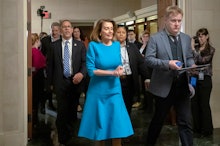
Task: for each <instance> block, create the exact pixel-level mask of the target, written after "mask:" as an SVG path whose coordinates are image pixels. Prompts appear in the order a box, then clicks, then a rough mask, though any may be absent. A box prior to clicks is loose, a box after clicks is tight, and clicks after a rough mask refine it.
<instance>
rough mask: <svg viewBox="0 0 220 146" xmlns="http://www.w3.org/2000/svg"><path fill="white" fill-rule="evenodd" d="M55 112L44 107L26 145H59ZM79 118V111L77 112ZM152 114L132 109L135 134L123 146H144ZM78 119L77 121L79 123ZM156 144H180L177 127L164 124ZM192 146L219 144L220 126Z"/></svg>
mask: <svg viewBox="0 0 220 146" xmlns="http://www.w3.org/2000/svg"><path fill="white" fill-rule="evenodd" d="M55 116H56V113H55V112H53V111H50V110H48V109H46V114H45V115H42V114H40V117H41V122H40V124H39V126H38V127H36V128H35V129H34V138H33V139H32V140H30V141H29V143H28V145H27V146H59V144H58V141H57V133H56V128H55V125H54V121H55ZM78 116H79V118H80V117H81V113H79V114H78ZM151 116H152V114H149V113H147V112H146V111H144V110H138V109H133V110H132V115H131V119H132V123H133V127H134V131H135V134H134V135H133V136H131V137H130V138H129V139H130V141H129V142H124V144H123V146H144V140H145V138H146V132H147V128H148V125H149V122H150V119H151ZM79 123H80V120H78V121H77V123H76V124H77V125H79ZM69 145H70V146H95V143H94V142H93V141H90V140H87V139H84V138H79V137H74V138H72V140H71V142H70V144H69ZM106 146H110V142H108V141H107V142H106ZM156 146H180V142H179V138H178V134H177V127H176V126H172V125H169V124H165V125H164V127H163V129H162V132H161V134H160V137H159V139H158V142H157V145H156ZM194 146H220V128H218V129H214V134H213V136H212V137H210V138H194Z"/></svg>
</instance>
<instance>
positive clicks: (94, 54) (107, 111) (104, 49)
mask: <svg viewBox="0 0 220 146" xmlns="http://www.w3.org/2000/svg"><path fill="white" fill-rule="evenodd" d="M119 65H121V55H120V43H119V42H117V41H115V42H113V43H112V45H111V46H105V45H104V44H103V43H98V42H90V43H89V47H88V51H87V55H86V66H87V70H88V74H89V76H90V83H89V87H88V91H87V94H86V101H85V105H84V108H83V114H82V119H81V123H80V128H79V133H78V136H79V137H85V138H88V139H91V140H106V139H112V138H123V137H128V136H130V135H132V134H133V133H134V132H133V128H132V124H131V121H130V117H129V115H128V112H127V110H126V107H125V104H124V101H123V97H122V91H121V84H120V79H119V77H115V76H96V75H95V74H94V70H97V69H102V70H115V69H116V68H117V67H118V66H119Z"/></svg>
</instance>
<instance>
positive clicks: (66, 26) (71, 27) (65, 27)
mask: <svg viewBox="0 0 220 146" xmlns="http://www.w3.org/2000/svg"><path fill="white" fill-rule="evenodd" d="M62 28H73V27H72V26H70V25H68V26H62Z"/></svg>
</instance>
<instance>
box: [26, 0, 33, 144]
mask: <svg viewBox="0 0 220 146" xmlns="http://www.w3.org/2000/svg"><path fill="white" fill-rule="evenodd" d="M27 31H28V35H27V67H28V72H27V74H28V80H27V81H28V83H27V85H28V86H27V89H28V90H27V91H28V100H27V101H28V115H27V116H28V125H27V126H28V139H29V140H30V139H32V129H33V124H32V117H33V116H32V55H31V54H32V51H31V46H32V45H31V0H27Z"/></svg>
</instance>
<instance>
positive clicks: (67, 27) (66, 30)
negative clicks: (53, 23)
mask: <svg viewBox="0 0 220 146" xmlns="http://www.w3.org/2000/svg"><path fill="white" fill-rule="evenodd" d="M61 33H62V36H63V38H64V39H65V40H69V39H70V38H71V37H72V34H73V27H72V25H71V23H70V22H69V21H64V22H63V23H62V26H61Z"/></svg>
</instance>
